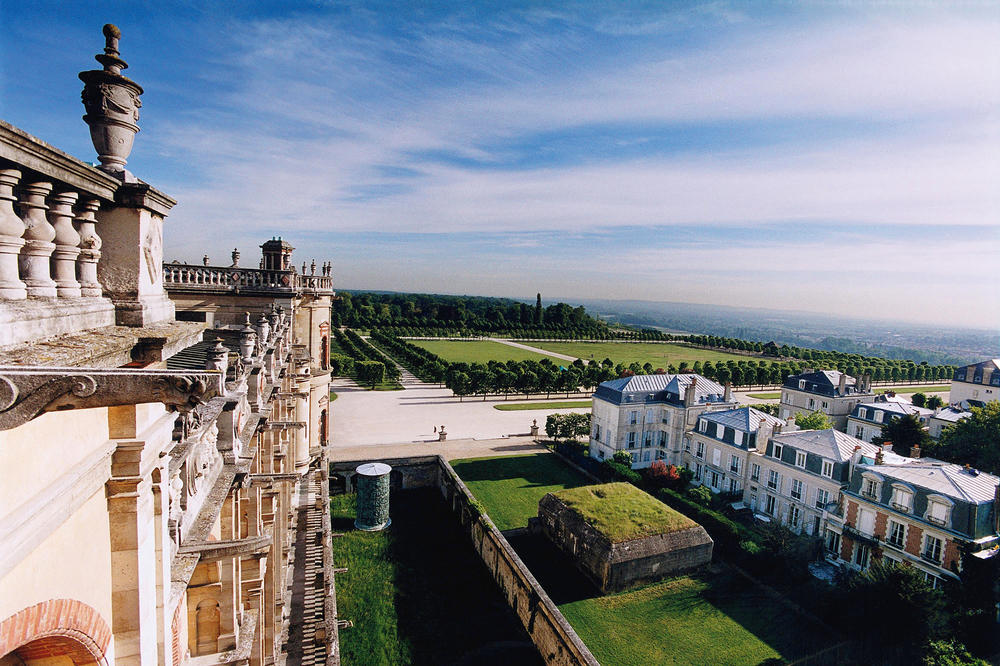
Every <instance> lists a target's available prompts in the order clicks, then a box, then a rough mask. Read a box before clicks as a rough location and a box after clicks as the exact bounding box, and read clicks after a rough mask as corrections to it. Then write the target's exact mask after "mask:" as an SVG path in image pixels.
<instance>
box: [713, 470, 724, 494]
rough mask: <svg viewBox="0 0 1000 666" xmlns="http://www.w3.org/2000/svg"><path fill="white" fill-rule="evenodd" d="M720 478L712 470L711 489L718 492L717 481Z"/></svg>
mask: <svg viewBox="0 0 1000 666" xmlns="http://www.w3.org/2000/svg"><path fill="white" fill-rule="evenodd" d="M721 478H722V477H720V476H719V473H718V472H716V471H715V470H712V488H713V489H715V490H719V480H720V479H721Z"/></svg>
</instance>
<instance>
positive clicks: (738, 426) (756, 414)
mask: <svg viewBox="0 0 1000 666" xmlns="http://www.w3.org/2000/svg"><path fill="white" fill-rule="evenodd" d="M701 418H703V419H705V420H706V421H712V422H713V423H718V424H720V425H723V426H725V427H727V428H732V429H733V430H740V431H742V432H757V429H758V428H760V426H761V424H762V423H768V424H770V425H771V426H772V427H774V426H784V425H785V422H784V421H783V420H781V419H779V418H778V417H776V416H771V415H770V414H767V413H765V412H762V411H760V410H757V409H754V408H753V407H740V408H739V409H727V410H725V411H722V412H708V413H706V414H703V415H702V417H701Z"/></svg>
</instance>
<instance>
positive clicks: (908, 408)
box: [851, 398, 934, 423]
mask: <svg viewBox="0 0 1000 666" xmlns="http://www.w3.org/2000/svg"><path fill="white" fill-rule="evenodd" d="M862 409H864V410H865V413H866V414H867V416H861V410H862ZM875 410H881V411H882V412H884V413H885V414H884V416H883V419H882V420H881V421H876V420H875V414H874V411H875ZM933 413H934V410H933V409H925V408H924V407H917V406H916V405H914V404H912V403H909V402H906V401H905V400H901V399H899V398H886V399H885V400H882V401H878V402H866V403H862V404H860V405H855V406H854V409H853V410H851V418H852V419H858V420H859V421H870V422H871V423H888V422H889V421H890V420H891V419H893V418H895V417H897V416H906V415H908V414H913V415H915V416H918V417H921V416H931V415H932V414H933Z"/></svg>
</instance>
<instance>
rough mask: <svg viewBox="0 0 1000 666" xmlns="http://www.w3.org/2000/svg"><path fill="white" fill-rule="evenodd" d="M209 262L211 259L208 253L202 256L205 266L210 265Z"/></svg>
mask: <svg viewBox="0 0 1000 666" xmlns="http://www.w3.org/2000/svg"><path fill="white" fill-rule="evenodd" d="M208 262H209V259H208V255H207V254H206V255H205V256H204V257H202V258H201V263H202V264H203V265H205V266H208Z"/></svg>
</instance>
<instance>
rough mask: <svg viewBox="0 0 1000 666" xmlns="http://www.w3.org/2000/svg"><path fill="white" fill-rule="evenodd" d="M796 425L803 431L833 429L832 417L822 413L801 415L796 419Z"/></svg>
mask: <svg viewBox="0 0 1000 666" xmlns="http://www.w3.org/2000/svg"><path fill="white" fill-rule="evenodd" d="M795 425H797V426H798V427H799V428H801V429H802V430H827V429H829V428H832V427H833V421H831V420H830V417H829V416H827V415H826V414H824V413H823V412H820V411H815V412H813V413H812V414H806V415H805V416H803V415H802V414H799V415H798V416H796V417H795Z"/></svg>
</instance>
